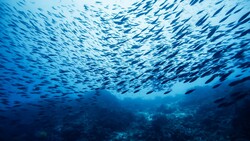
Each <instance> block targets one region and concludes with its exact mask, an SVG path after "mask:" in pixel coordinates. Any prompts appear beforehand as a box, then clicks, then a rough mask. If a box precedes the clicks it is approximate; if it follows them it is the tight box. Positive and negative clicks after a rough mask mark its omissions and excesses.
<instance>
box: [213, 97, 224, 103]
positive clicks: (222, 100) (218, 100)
mask: <svg viewBox="0 0 250 141" xmlns="http://www.w3.org/2000/svg"><path fill="white" fill-rule="evenodd" d="M224 101H225V97H222V98H219V99H216V100H215V101H214V103H221V102H224Z"/></svg>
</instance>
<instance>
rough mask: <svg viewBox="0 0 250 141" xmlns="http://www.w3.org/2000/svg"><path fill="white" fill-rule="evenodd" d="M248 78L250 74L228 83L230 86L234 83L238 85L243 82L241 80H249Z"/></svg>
mask: <svg viewBox="0 0 250 141" xmlns="http://www.w3.org/2000/svg"><path fill="white" fill-rule="evenodd" d="M249 80H250V76H246V77H244V78H242V79H240V80H236V81H233V82H231V83H229V84H228V85H229V86H231V87H232V86H236V85H238V84H240V83H243V82H245V81H249Z"/></svg>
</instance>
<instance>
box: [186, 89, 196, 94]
mask: <svg viewBox="0 0 250 141" xmlns="http://www.w3.org/2000/svg"><path fill="white" fill-rule="evenodd" d="M193 91H195V89H190V90H188V91H186V92H185V94H191V93H192V92H193Z"/></svg>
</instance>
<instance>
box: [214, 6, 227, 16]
mask: <svg viewBox="0 0 250 141" xmlns="http://www.w3.org/2000/svg"><path fill="white" fill-rule="evenodd" d="M224 7H225V5H223V6H222V7H221V8H219V9H218V10H217V11H215V12H214V14H213V16H212V17H215V16H216V15H217V14H218V13H220V11H221V10H222V9H223V8H224Z"/></svg>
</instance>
